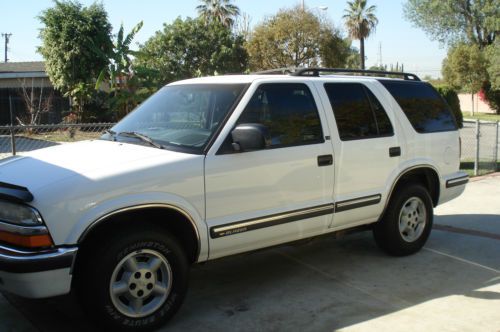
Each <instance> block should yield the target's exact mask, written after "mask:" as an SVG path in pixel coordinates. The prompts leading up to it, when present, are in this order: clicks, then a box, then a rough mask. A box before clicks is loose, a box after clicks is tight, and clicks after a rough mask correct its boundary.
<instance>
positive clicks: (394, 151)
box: [389, 146, 401, 157]
mask: <svg viewBox="0 0 500 332" xmlns="http://www.w3.org/2000/svg"><path fill="white" fill-rule="evenodd" d="M399 156H401V147H399V146H395V147H392V148H389V157H399Z"/></svg>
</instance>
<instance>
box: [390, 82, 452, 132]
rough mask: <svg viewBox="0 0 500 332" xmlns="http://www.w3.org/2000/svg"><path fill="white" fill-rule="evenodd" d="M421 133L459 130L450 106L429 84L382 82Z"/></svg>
mask: <svg viewBox="0 0 500 332" xmlns="http://www.w3.org/2000/svg"><path fill="white" fill-rule="evenodd" d="M380 83H382V85H383V86H384V87H385V88H386V89H387V90H388V91H389V92H390V94H391V95H392V96H393V97H394V99H396V101H397V103H398V104H399V106H400V107H401V109H402V110H403V112H404V114H405V115H406V117H407V118H408V120H409V121H410V123H411V125H412V126H413V128H414V129H415V130H416V131H417V132H419V133H434V132H440V131H452V130H457V124H456V121H455V118H454V117H453V114H452V113H451V110H450V108H449V106H448V105H447V104H446V102H445V101H444V100H443V98H442V97H441V96H440V95H439V93H438V92H437V91H436V90H435V89H434V88H433V87H432V86H431V85H430V84H428V83H423V82H407V81H394V80H380Z"/></svg>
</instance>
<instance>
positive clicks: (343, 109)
mask: <svg viewBox="0 0 500 332" xmlns="http://www.w3.org/2000/svg"><path fill="white" fill-rule="evenodd" d="M325 90H326V93H327V94H328V98H329V99H330V103H331V105H332V109H333V114H334V116H335V121H336V122H337V128H338V130H339V135H340V139H341V140H343V141H347V140H355V139H366V138H376V137H384V136H392V135H393V133H394V131H393V129H392V125H391V122H390V120H389V117H388V116H387V114H386V112H385V110H384V108H383V107H382V105H381V104H380V102H379V101H378V100H377V98H376V97H375V96H374V95H373V93H372V92H371V91H370V90H369V89H367V88H366V87H365V86H364V85H363V84H359V83H327V84H325Z"/></svg>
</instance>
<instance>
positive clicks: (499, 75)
mask: <svg viewBox="0 0 500 332" xmlns="http://www.w3.org/2000/svg"><path fill="white" fill-rule="evenodd" d="M485 55H486V58H487V60H488V68H487V70H488V74H489V76H490V82H491V87H492V88H493V89H496V90H500V40H498V39H497V40H496V41H495V43H494V44H492V45H490V46H488V47H487V49H486V53H485Z"/></svg>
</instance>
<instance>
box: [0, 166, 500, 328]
mask: <svg viewBox="0 0 500 332" xmlns="http://www.w3.org/2000/svg"><path fill="white" fill-rule="evenodd" d="M5 298H6V299H7V300H5ZM5 298H2V297H1V295H0V331H51V332H52V331H89V330H93V328H92V326H90V325H88V323H87V322H86V321H85V319H84V318H83V316H82V314H81V312H80V311H79V309H78V307H77V306H76V305H75V304H74V303H73V301H72V299H71V298H70V297H62V298H57V299H50V300H37V301H29V300H25V299H21V298H18V297H15V296H12V295H6V296H5ZM167 330H168V331H190V332H195V331H336V330H340V331H440V332H441V331H491V332H498V331H500V174H497V175H494V176H489V177H485V178H482V179H479V180H476V181H473V182H471V183H470V184H469V185H468V187H467V190H466V192H465V194H464V195H463V196H461V197H460V198H459V199H456V200H455V201H452V202H450V203H448V204H445V205H443V206H440V207H439V208H437V209H436V219H435V229H434V231H433V233H432V235H431V237H430V239H429V242H428V244H427V245H426V247H425V248H424V250H422V251H421V252H420V253H418V254H416V255H413V256H410V257H404V258H394V257H388V256H386V255H384V254H383V253H382V252H380V251H379V250H378V249H377V248H376V246H375V244H374V242H373V240H372V237H371V234H370V233H360V234H356V235H351V236H346V237H344V238H342V239H337V240H335V239H333V238H331V237H330V238H328V237H327V238H322V239H319V240H316V241H313V242H310V243H307V244H302V245H299V246H286V247H280V248H276V249H271V250H265V251H260V252H257V253H251V254H247V255H242V256H237V257H231V258H227V259H222V260H219V261H216V262H212V263H208V264H206V265H200V266H195V267H194V268H193V270H192V278H191V286H190V291H189V293H188V296H187V299H186V301H185V303H184V305H183V307H182V308H181V310H180V311H179V313H178V314H177V315H176V316H175V318H174V319H173V320H172V321H171V322H170V323H169V325H168V326H167V327H166V328H164V329H163V331H167Z"/></svg>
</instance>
